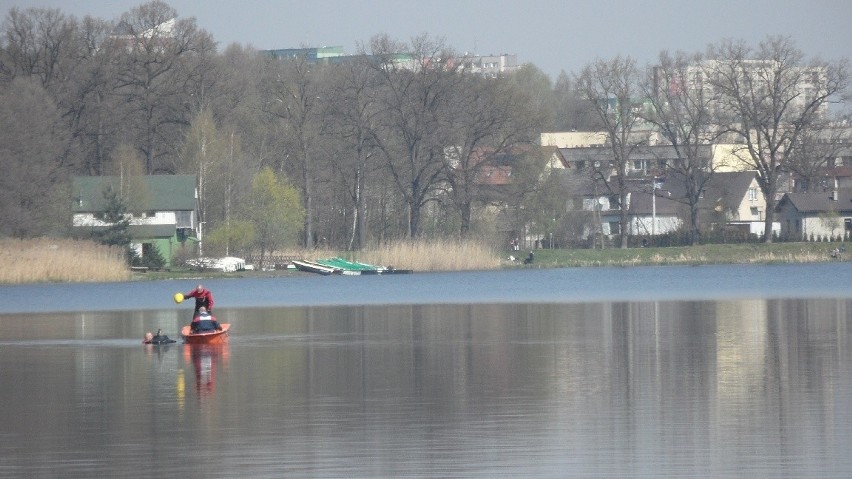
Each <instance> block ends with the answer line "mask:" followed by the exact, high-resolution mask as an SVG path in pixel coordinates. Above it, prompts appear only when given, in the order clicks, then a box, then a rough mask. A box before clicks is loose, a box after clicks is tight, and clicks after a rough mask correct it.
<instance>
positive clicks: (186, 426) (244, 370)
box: [0, 265, 852, 478]
mask: <svg viewBox="0 0 852 479" xmlns="http://www.w3.org/2000/svg"><path fill="white" fill-rule="evenodd" d="M846 266H847V265H829V266H827V267H817V268H812V267H801V268H793V267H778V268H768V269H767V268H765V267H728V268H724V267H723V268H703V267H702V268H656V269H653V268H652V269H649V270H646V269H644V268H637V269H594V270H586V271H584V270H541V271H517V272H509V273H514V274H506V272H499V273H491V274H489V273H475V274H464V273H454V274H444V275H423V274H414V275H407V276H398V277H393V276H389V277H384V278H368V277H364V278H357V277H355V278H353V277H346V278H340V277H335V278H326V277H312V276H310V277H306V276H297V277H293V278H284V279H278V280H229V281H218V282H210V284H209V285H210V286H211V288H213V290H214V292H215V293H216V295H217V296H216V299H217V302H218V303H219V307H217V311H216V314H217V316H218V317H219V319H220V320H221V321H224V322H230V323H232V324H233V329H232V331H233V334H232V337H231V342H230V344H229V345H228V346H226V347H222V348H209V349H205V348H198V347H189V346H184V345H183V344H180V343H177V344H172V345H170V346H166V347H153V346H143V345H142V344H141V337H142V335H143V333H144V332H145V331H148V330H156V329H157V328H161V329H162V330H163V331H164V332H165V333H166V334H169V335H170V336H172V337H176V336H177V330H178V328H179V326H181V325H182V324H183V323H184V322H185V321H186V319H187V318H186V316H187V312H188V311H187V305H182V306H176V305H174V304H173V303H172V304H169V303H168V301H169V298H170V297H171V294H172V293H173V292H174V291H181V290H182V291H186V290H189V289H190V288H191V287H192V286H193V284H192V282H191V281H189V282H171V281H166V282H144V283H134V284H113V285H85V286H84V287H81V286H77V285H42V286H27V287H0V311H5V313H6V314H0V404H2V405H3V407H2V408H0V424H2V427H0V476H2V477H96V476H107V477H118V476H129V477H176V476H185V477H495V476H508V475H511V476H520V477H524V476H526V477H743V476H745V477H791V478H792V477H797V478H798V477H850V476H852V454H850V453H849V451H852V408H850V406H852V370H851V369H852V368H850V360H852V349H850V347H852V343H851V342H850V339H852V336H850V331H849V322H850V316H851V315H852V295H850V294H847V293H845V290H846V289H848V285H849V284H852V283H850V282H849V281H847V280H848V279H850V278H849V276H850V272H849V269H850V268H847V267H846ZM784 276H788V277H789V281H783V277H784ZM755 278H757V279H758V280H762V279H765V282H764V283H765V284H768V285H769V287H766V286H764V288H763V290H761V289H760V288H756V287H754V286H753V283H754V281H755ZM777 278H781V280H779V279H777ZM364 280H368V281H369V282H365V281H364ZM770 280H771V281H770ZM844 281H845V284H843V285H841V286H838V284H837V283H840V282H844ZM649 282H650V284H649ZM732 282H733V283H735V284H736V283H740V284H741V285H740V287H732V285H731V284H730V283H732ZM791 284H792V285H794V286H795V285H799V287H798V288H795V287H794V286H790V285H791ZM585 285H588V286H585ZM606 285H609V287H607V286H606ZM714 285H716V286H714ZM584 288H586V290H587V292H588V295H589V298H588V299H587V300H584V299H583V298H582V297H581V296H582V295H581V293H582V291H583V290H584ZM347 289H351V290H354V291H357V292H358V293H357V294H353V293H352V292H351V291H350V292H346V290H347ZM411 289H413V290H414V291H411ZM607 291H608V293H607ZM133 293H135V294H133ZM606 294H608V296H609V299H610V300H609V301H604V300H602V299H601V297H603V296H604V295H606ZM677 294H680V296H681V297H683V300H677V298H676V297H675V298H672V297H671V296H676V295H677ZM80 296H83V297H84V298H83V299H81V298H80ZM400 296H402V298H400ZM274 297H277V298H278V299H277V300H276V299H273V298H274ZM464 297H468V299H469V300H468V301H464V299H463V298H464ZM140 298H142V299H144V298H151V299H150V301H149V302H150V303H151V304H150V305H149V307H130V311H128V312H117V311H118V310H119V309H120V308H121V305H127V304H130V305H133V304H135V303H134V302H139V301H142V299H140ZM382 298H386V300H385V302H384V303H382ZM405 298H411V299H408V300H407V301H403V299H405ZM276 301H277V302H276ZM311 301H313V302H315V303H316V305H310V304H308V303H310V302H311ZM63 303H64V304H68V306H67V307H66V309H62V308H58V307H57V305H61V304H63ZM290 304H297V306H288V305H290ZM86 305H88V306H86Z"/></svg>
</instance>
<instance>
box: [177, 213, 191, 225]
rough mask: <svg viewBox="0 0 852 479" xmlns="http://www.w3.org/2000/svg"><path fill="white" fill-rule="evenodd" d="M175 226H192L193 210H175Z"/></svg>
mask: <svg viewBox="0 0 852 479" xmlns="http://www.w3.org/2000/svg"><path fill="white" fill-rule="evenodd" d="M175 227H177V228H192V211H175Z"/></svg>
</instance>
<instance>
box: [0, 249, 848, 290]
mask: <svg viewBox="0 0 852 479" xmlns="http://www.w3.org/2000/svg"><path fill="white" fill-rule="evenodd" d="M846 246H847V245H845V244H843V243H773V244H727V245H700V246H691V247H676V248H631V249H624V250H622V249H606V250H589V249H555V250H548V249H542V250H535V258H534V261H533V263H532V265H525V264H523V259H524V258H526V257H527V255H528V254H529V251H528V250H527V251H524V250H522V251H502V250H501V251H495V250H493V249H491V248H489V247H487V246H485V245H484V244H481V243H476V242H457V241H430V242H426V241H422V242H412V243H407V242H403V243H394V244H390V245H386V246H383V247H380V248H375V249H371V250H366V251H359V252H341V251H333V250H314V249H311V250H298V249H295V250H287V251H277V252H276V253H275V254H276V255H281V256H287V257H291V258H301V259H309V260H316V259H323V258H331V257H335V256H340V257H343V258H346V259H350V260H355V261H361V262H364V263H370V264H375V265H380V266H393V267H395V268H397V269H410V270H414V271H416V272H424V271H464V270H488V269H498V268H530V267H532V268H562V267H594V266H620V267H624V266H640V265H678V264H686V265H698V264H771V263H817V262H828V261H839V260H842V261H848V260H850V259H852V249H850V248H846ZM850 246H852V245H850ZM838 247H843V248H845V249H848V250H849V251H847V252H846V253H844V254H843V255H842V256H841V257H840V258H833V257H832V256H831V254H830V253H831V251H832V250H834V249H835V248H838ZM510 255H514V256H515V257H516V258H517V259H516V260H515V261H510V260H509V256H510ZM0 259H2V261H3V263H2V264H3V266H4V267H3V268H0V283H4V284H19V283H38V282H89V281H91V282H94V281H124V280H128V279H139V280H146V279H174V278H217V277H247V276H253V277H254V276H272V275H274V276H280V275H282V274H283V275H286V274H294V273H293V271H292V270H290V271H274V272H262V271H245V272H236V273H218V272H197V271H180V270H173V271H160V272H149V273H134V274H132V275H131V273H130V271H129V269H128V268H127V265H126V263H125V261H124V257H123V254H122V252H121V251H118V250H115V249H111V248H107V247H104V246H100V245H96V244H94V243H90V242H85V241H71V240H50V239H40V240H29V241H18V240H0Z"/></svg>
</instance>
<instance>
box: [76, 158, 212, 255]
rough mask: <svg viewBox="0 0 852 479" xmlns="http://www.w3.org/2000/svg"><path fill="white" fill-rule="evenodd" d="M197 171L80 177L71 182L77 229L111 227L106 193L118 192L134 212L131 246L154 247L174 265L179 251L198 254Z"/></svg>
mask: <svg viewBox="0 0 852 479" xmlns="http://www.w3.org/2000/svg"><path fill="white" fill-rule="evenodd" d="M196 185H197V183H196V177H195V175H149V176H133V177H119V176H77V177H74V178H73V182H72V188H73V189H72V192H73V199H72V202H73V204H72V213H73V220H72V221H73V226H74V228H75V229H76V228H80V229H84V228H88V229H90V230H96V229H99V228H107V227H109V226H111V225H110V224H108V223H106V222H105V221H104V220H103V219H102V218H103V213H104V212H105V211H106V210H107V207H108V203H109V200H108V196H107V195H105V192H108V191H113V192H116V193H117V194H118V195H119V197H120V198H122V200H123V201H124V203H125V205H126V207H127V214H128V215H130V218H129V219H130V227H129V233H130V237H131V244H130V246H131V247H132V248H133V249H134V250H136V253H137V254H139V255H140V256H144V255H146V254H148V253H149V252H150V251H151V249H152V248H156V250H157V251H158V252H159V254H160V255H161V256H162V257H163V259H164V260H165V261H166V266H170V265H171V262H172V259H173V258H174V257H175V256H176V255H178V254H181V255H189V256H194V255H195V254H196V251H197V247H198V243H199V219H198V212H199V208H198V189H197V186H196Z"/></svg>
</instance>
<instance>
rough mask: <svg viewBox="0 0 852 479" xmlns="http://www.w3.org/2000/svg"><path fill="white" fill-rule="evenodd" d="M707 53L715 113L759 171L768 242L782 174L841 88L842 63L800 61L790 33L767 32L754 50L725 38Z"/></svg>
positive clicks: (843, 85)
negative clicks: (719, 115) (781, 34)
mask: <svg viewBox="0 0 852 479" xmlns="http://www.w3.org/2000/svg"><path fill="white" fill-rule="evenodd" d="M708 57H709V58H710V59H711V60H712V61H710V62H707V63H706V67H707V71H706V73H705V76H706V78H707V80H708V84H709V85H710V86H711V87H712V89H713V91H714V93H715V97H716V100H717V101H718V102H719V105H720V109H719V113H720V114H721V115H722V119H723V121H724V123H725V124H726V128H727V129H729V130H730V131H732V132H733V133H734V134H735V135H736V136H737V137H738V138H739V139H740V141H742V143H743V145H744V146H743V148H742V149H741V152H740V155H739V156H740V158H741V159H742V161H744V162H745V163H746V164H747V165H748V167H749V168H752V169H755V170H757V172H758V182H759V184H760V188H761V190H762V191H763V194H764V195H765V196H766V216H765V221H764V241H765V242H767V243H771V242H772V224H773V222H774V219H775V206H776V204H777V202H778V199H779V195H780V193H782V191H781V189H780V186H781V177H782V175H783V174H785V173H787V172H788V171H789V170H790V164H791V161H792V159H794V158H796V156H797V150H798V149H799V148H802V145H803V141H802V140H803V136H804V135H805V134H806V132H807V131H808V130H809V129H811V128H813V127H814V125H815V123H816V122H817V121H819V120H820V119H821V118H823V117H824V115H825V114H826V108H827V105H828V103H829V101H831V99H832V98H833V97H835V96H836V95H838V94H841V93H842V92H843V91H844V90H845V89H846V87H847V84H848V69H847V65H846V63H845V62H841V63H836V64H831V63H826V62H822V61H818V60H814V61H811V62H809V63H805V61H804V55H803V54H802V52H801V51H800V50H799V49H798V48H796V46H795V45H794V43H793V41H792V40H791V39H790V38H789V37H770V38H768V39H767V40H765V41H763V42H761V43H760V44H759V45H758V47H757V49H755V50H752V49H751V48H749V47H748V46H746V44H745V43H744V42H733V41H725V42H722V43H721V44H719V45H715V46H711V47H710V49H709V53H708Z"/></svg>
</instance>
